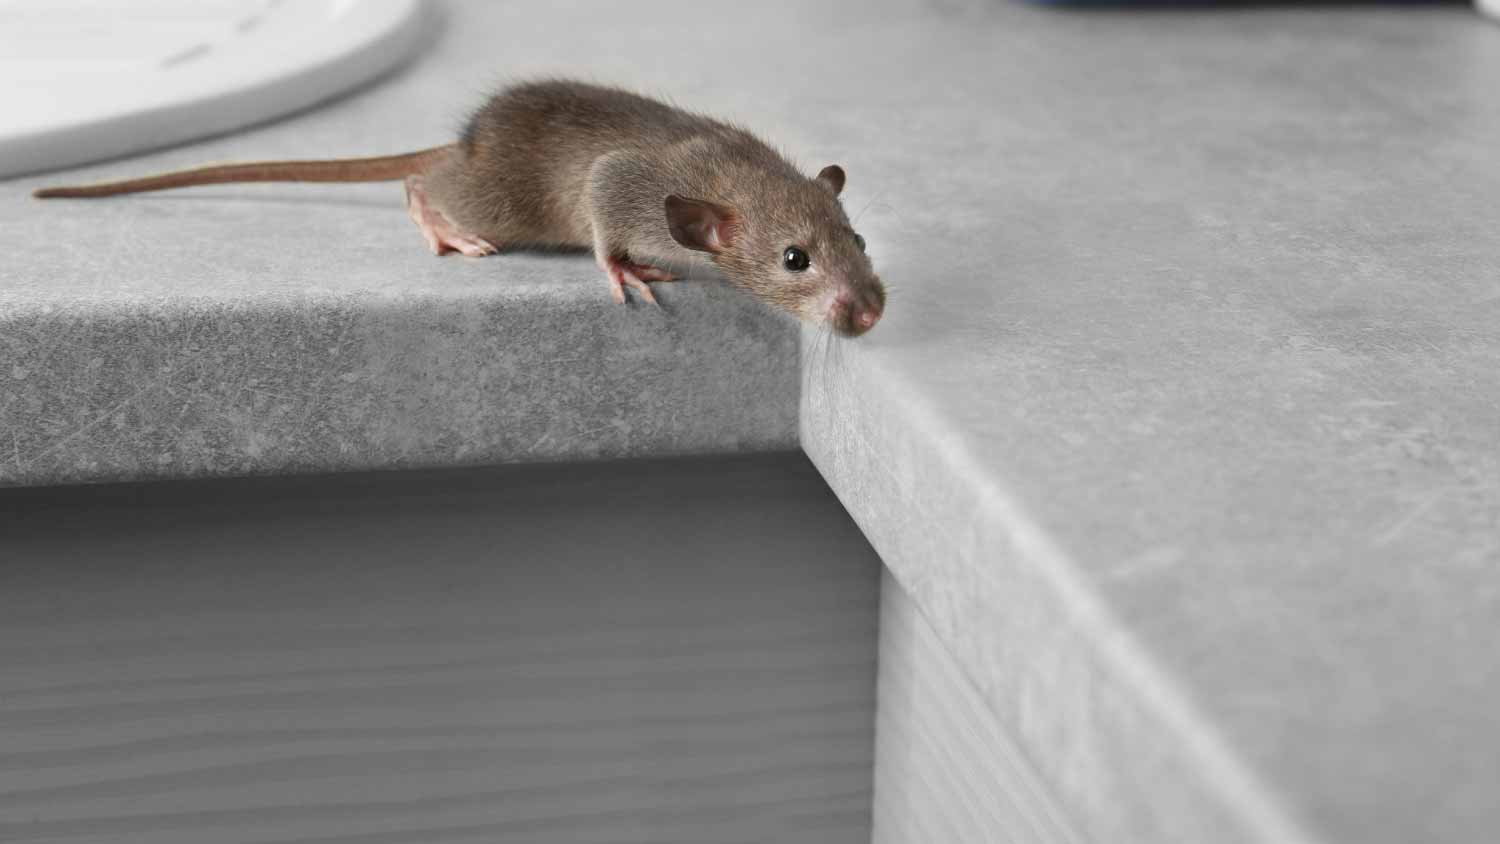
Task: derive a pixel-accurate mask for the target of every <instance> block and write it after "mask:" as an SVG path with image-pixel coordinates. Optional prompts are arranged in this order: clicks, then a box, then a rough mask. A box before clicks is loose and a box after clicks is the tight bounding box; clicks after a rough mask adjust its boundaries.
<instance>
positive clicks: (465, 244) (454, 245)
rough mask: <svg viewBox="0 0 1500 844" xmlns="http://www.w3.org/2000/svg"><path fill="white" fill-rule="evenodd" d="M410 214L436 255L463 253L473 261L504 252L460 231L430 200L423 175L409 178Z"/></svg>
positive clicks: (407, 184)
mask: <svg viewBox="0 0 1500 844" xmlns="http://www.w3.org/2000/svg"><path fill="white" fill-rule="evenodd" d="M406 213H407V214H409V215H410V216H411V220H412V222H413V223H416V224H417V228H418V229H420V230H421V231H422V237H423V239H425V240H426V241H427V248H428V249H431V250H432V254H434V255H443V254H446V253H448V252H462V253H463V254H465V255H468V256H469V257H470V258H483V257H484V256H485V255H493V254H495V253H496V252H499V251H500V250H499V249H497V248H496V247H495V244H493V243H490V242H489V241H488V240H485V239H484V238H482V237H476V236H475V235H472V234H466V233H464V232H461V231H459V230H458V227H457V226H455V225H453V223H451V222H449V220H448V218H447V217H445V216H443V212H441V211H439V210H437V209H436V208H433V207H432V205H431V204H430V203H429V202H428V201H427V191H426V189H425V188H424V186H423V184H422V177H421V176H408V177H407V178H406Z"/></svg>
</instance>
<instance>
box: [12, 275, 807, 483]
mask: <svg viewBox="0 0 1500 844" xmlns="http://www.w3.org/2000/svg"><path fill="white" fill-rule="evenodd" d="M593 292H597V291H593ZM674 293H676V295H673V294H674ZM601 298H602V297H601ZM662 299H663V301H664V303H665V305H666V308H667V310H665V311H662V312H657V311H655V310H654V309H650V308H621V307H613V306H607V303H606V302H601V301H599V300H598V299H596V298H594V297H589V299H588V300H584V299H583V297H567V296H556V297H551V298H550V299H549V298H547V297H541V296H537V297H532V298H530V299H529V300H527V301H520V300H519V298H518V297H487V296H457V295H450V296H433V295H404V296H399V297H390V298H386V297H379V296H370V297H362V298H359V297H353V296H308V297H298V298H296V299H292V300H288V301H283V302H254V303H249V302H216V301H187V302H179V303H171V304H164V305H160V306H157V307H139V308H135V309H131V310H129V311H117V310H111V311H109V312H107V313H101V312H99V311H94V310H88V309H72V308H55V309H53V310H51V311H49V312H42V311H40V310H37V311H31V312H24V313H20V314H11V315H9V317H8V318H6V319H4V320H0V360H4V361H5V362H6V368H5V371H3V372H0V377H3V378H4V380H5V391H4V399H3V401H0V431H4V432H5V435H4V437H3V441H4V449H3V452H4V454H3V458H4V459H3V467H0V482H7V483H11V484H39V483H59V482H76V481H101V480H119V479H126V478H153V477H198V476H209V475H225V474H232V475H242V474H264V473H268V472H282V473H284V472H301V471H323V470H330V469H355V468H379V467H402V466H435V465H457V464H477V463H503V462H515V461H534V460H559V459H588V458H596V457H618V456H632V455H645V454H683V453H713V452H734V451H746V450H767V449H779V448H786V447H790V446H793V445H794V444H795V441H794V440H793V439H792V437H793V436H794V432H795V395H796V376H795V369H794V367H795V365H796V364H795V361H796V348H795V342H796V341H795V334H794V333H793V332H792V330H791V329H790V327H789V326H787V325H785V324H784V323H782V322H781V321H780V320H778V319H777V318H775V317H772V316H770V315H769V314H766V313H762V312H760V310H759V309H758V308H757V306H755V305H754V304H753V303H749V302H745V301H743V300H742V299H740V298H738V297H735V296H733V295H731V294H730V293H729V291H727V290H723V289H718V288H712V287H709V286H707V285H699V286H698V287H696V288H691V289H690V288H683V289H682V291H681V292H677V291H671V292H666V293H664V294H663V297H662Z"/></svg>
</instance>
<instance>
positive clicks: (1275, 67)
mask: <svg viewBox="0 0 1500 844" xmlns="http://www.w3.org/2000/svg"><path fill="white" fill-rule="evenodd" d="M940 8H941V9H943V10H944V11H943V12H942V13H938V12H936V11H935V12H934V13H933V15H932V19H931V22H930V23H929V24H928V25H927V26H926V27H925V28H924V29H921V30H918V31H916V32H912V31H910V30H909V31H908V32H907V33H906V35H905V36H903V37H904V38H911V39H920V40H921V41H922V43H925V44H934V43H939V44H941V45H942V49H941V50H937V51H931V52H929V53H927V54H925V58H926V61H924V63H923V64H922V66H921V68H920V76H921V77H922V78H924V79H942V80H943V84H942V85H940V86H919V85H917V84H916V83H915V82H912V81H910V79H911V77H912V76H913V75H914V71H913V70H912V68H911V67H910V66H908V65H907V63H905V62H903V61H900V60H899V58H893V57H892V52H893V51H898V50H899V49H900V48H899V44H898V42H897V41H896V39H895V38H894V37H891V38H889V39H887V38H881V37H876V38H874V39H873V40H871V36H870V35H869V34H868V33H867V32H864V31H861V32H859V33H857V34H854V35H852V36H851V38H852V39H853V43H852V44H851V45H850V50H849V53H850V55H857V56H868V57H869V59H868V60H862V61H859V63H858V64H857V70H858V72H860V73H861V74H863V75H862V77H861V84H862V89H863V93H862V94H861V95H860V100H861V102H862V103H863V104H864V106H863V109H864V111H863V112H862V115H863V116H862V120H863V123H862V124H861V125H860V126H859V132H860V134H861V136H862V137H865V138H868V139H890V143H889V144H885V143H879V142H877V141H874V140H872V141H871V142H870V143H869V145H868V146H867V147H866V149H867V150H869V152H870V154H871V155H872V156H874V157H875V158H876V159H877V160H876V162H875V168H876V170H877V171H878V172H879V173H880V174H881V181H882V183H883V184H882V187H883V188H884V189H885V193H883V194H882V198H881V202H882V203H888V204H890V205H891V206H892V213H891V214H890V215H889V216H880V217H876V215H874V214H871V221H870V222H869V223H867V224H861V228H864V229H866V230H867V231H866V234H867V235H869V236H870V240H871V242H872V243H873V244H876V246H875V251H876V253H877V256H878V260H880V262H881V263H882V265H883V275H884V276H885V277H886V278H887V279H889V280H891V281H892V282H893V283H895V284H896V285H897V288H898V289H897V291H896V293H895V295H893V296H892V299H891V304H890V308H889V311H888V314H887V317H886V320H885V321H884V323H883V324H882V325H880V326H879V327H878V328H877V329H876V330H875V331H874V332H872V333H871V334H870V335H869V336H868V337H866V338H863V339H862V341H861V342H859V343H855V344H844V345H836V346H825V344H824V343H823V342H822V341H821V340H818V339H816V338H814V337H811V336H809V338H808V339H807V340H806V341H805V345H804V358H805V361H804V366H805V368H806V369H807V375H806V379H805V383H804V394H803V402H804V409H803V417H802V441H803V445H804V448H806V449H807V451H808V452H809V454H811V455H812V457H813V459H814V460H815V462H816V463H817V464H818V466H819V467H820V468H821V469H822V471H823V472H824V473H825V475H826V476H827V477H828V478H829V480H830V483H831V484H832V486H833V487H834V489H835V490H837V491H838V493H839V495H840V497H841V498H842V499H843V501H844V502H845V504H846V506H848V508H849V509H850V511H851V512H852V513H853V515H854V516H855V518H856V519H857V520H858V521H859V523H860V524H861V526H862V527H863V528H864V530H865V531H866V533H867V534H868V536H869V537H870V538H871V540H872V542H873V544H874V545H875V547H876V548H877V550H878V551H879V552H880V553H881V555H882V557H883V558H884V559H885V560H886V562H887V563H888V564H889V565H890V566H891V568H892V570H893V571H894V573H895V575H896V576H897V578H898V579H899V580H900V582H901V583H902V584H903V585H904V586H905V588H906V589H908V590H909V591H910V592H911V593H912V594H913V595H914V597H915V598H916V600H917V602H918V603H919V605H920V606H921V607H922V609H923V612H924V613H925V614H926V615H927V617H928V618H929V619H930V620H931V621H932V622H933V625H934V627H935V629H937V630H938V631H939V633H940V634H941V635H942V636H943V638H944V640H945V641H946V642H947V643H948V645H949V646H950V647H951V648H952V649H953V652H954V653H955V655H956V656H957V657H958V659H959V661H960V663H961V664H963V665H964V666H965V667H966V669H967V670H968V671H969V673H970V674H971V676H972V677H973V678H974V680H975V681H976V684H977V685H978V686H979V687H980V688H981V689H982V690H983V692H984V694H985V696H986V698H987V699H988V700H989V701H990V704H991V706H992V707H993V708H994V711H995V712H996V714H997V717H999V718H1000V719H1001V720H1002V721H1003V723H1004V725H1005V727H1006V729H1009V730H1012V731H1014V733H1015V734H1016V735H1017V736H1018V739H1019V740H1020V741H1021V743H1022V745H1023V746H1024V747H1025V749H1026V750H1027V752H1028V753H1029V754H1031V755H1032V757H1033V758H1034V759H1035V760H1037V763H1038V765H1039V767H1040V768H1041V770H1042V771H1043V772H1044V773H1045V775H1046V776H1047V777H1048V778H1049V779H1050V780H1051V781H1052V782H1053V783H1054V784H1055V785H1056V786H1057V788H1058V791H1059V793H1060V795H1061V797H1062V799H1063V800H1064V801H1065V802H1067V803H1068V804H1069V805H1070V806H1071V807H1072V808H1073V809H1074V810H1075V811H1077V812H1078V813H1079V816H1080V817H1081V818H1082V819H1083V820H1085V821H1086V828H1087V829H1088V831H1089V833H1090V835H1091V836H1092V837H1093V839H1094V840H1098V841H1168V840H1170V841H1191V842H1202V841H1215V842H1220V841H1250V840H1256V841H1277V842H1284V841H1296V840H1299V839H1300V840H1325V841H1348V842H1362V844H1363V843H1365V842H1413V841H1423V842H1469V841H1480V840H1492V839H1493V838H1494V834H1495V830H1496V829H1500V799H1496V797H1497V795H1500V658H1497V656H1496V647H1495V643H1496V642H1500V237H1497V236H1496V233H1497V232H1500V199H1497V198H1500V100H1497V98H1496V96H1495V92H1496V89H1495V80H1497V79H1500V30H1497V29H1496V28H1495V27H1494V26H1492V25H1490V24H1489V23H1487V22H1485V21H1483V20H1481V19H1480V18H1478V17H1476V16H1475V15H1474V14H1473V12H1472V10H1471V9H1467V8H1463V7H1452V6H1445V7H1427V8H1420V9H1417V8H1384V7H1376V6H1365V5H1361V6H1329V7H1317V8H1264V7H1257V8H1242V9H1226V8H1216V9H1214V10H1212V11H1207V12H1200V11H1170V10H1154V11H1151V12H1149V13H1132V12H1127V11H1099V12H1082V11H1067V12H1062V11H1058V12H1049V11H1046V10H1038V9H1033V8H1027V7H1023V6H1015V5H1009V4H1003V3H1001V4H986V5H984V6H983V7H981V6H980V5H978V4H976V5H974V6H968V5H963V4H942V6H941V7H940ZM811 87H816V86H811ZM851 95H852V92H851ZM852 131H853V130H852V128H851V133H852ZM867 166H868V165H867ZM877 223H878V226H877Z"/></svg>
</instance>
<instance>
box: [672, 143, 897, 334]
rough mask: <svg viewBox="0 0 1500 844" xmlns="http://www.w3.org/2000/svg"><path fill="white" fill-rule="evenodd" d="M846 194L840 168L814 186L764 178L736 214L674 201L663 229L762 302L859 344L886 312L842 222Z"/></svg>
mask: <svg viewBox="0 0 1500 844" xmlns="http://www.w3.org/2000/svg"><path fill="white" fill-rule="evenodd" d="M843 189H844V170H843V168H842V167H839V166H838V165H837V164H830V165H829V166H827V167H824V168H823V169H822V171H821V172H819V173H818V176H817V178H815V179H808V178H805V177H802V176H800V175H791V176H788V177H785V178H783V177H781V176H779V175H777V176H762V178H761V179H758V180H756V183H755V185H754V187H753V189H752V190H750V191H748V192H747V194H746V195H747V197H749V198H748V199H746V200H744V202H743V204H742V207H738V208H730V207H727V206H725V205H722V204H719V203H714V202H708V201H706V200H702V199H695V198H690V197H682V196H677V195H675V194H674V195H672V196H668V197H667V200H666V211H667V227H668V228H669V229H670V230H671V232H672V237H673V239H675V240H676V241H677V242H678V243H679V244H681V245H682V246H684V247H686V248H688V249H695V250H698V251H700V252H707V253H709V255H710V257H711V258H712V260H713V262H714V263H715V264H717V265H718V267H719V268H720V269H721V270H723V271H724V274H725V275H726V276H728V277H729V280H730V281H732V282H734V283H735V284H736V285H738V286H740V287H742V288H744V289H746V290H748V291H750V292H751V293H752V294H754V295H755V296H756V297H758V298H760V299H761V300H763V301H765V302H767V303H768V304H771V305H774V306H775V307H778V308H781V309H782V310H785V311H790V312H791V313H793V314H795V315H796V316H798V317H801V318H802V319H804V320H807V321H808V322H812V323H827V324H828V325H830V326H831V327H832V328H833V330H834V331H836V332H838V333H839V334H842V335H844V336H846V337H858V336H859V335H861V334H863V333H865V332H866V331H869V330H870V329H871V328H873V327H874V326H875V323H876V322H878V321H879V320H880V316H881V314H882V313H884V312H885V286H884V285H882V284H881V283H880V277H879V276H877V275H875V268H874V266H872V265H871V263H870V258H869V256H867V255H866V254H865V240H864V238H863V237H860V236H859V234H858V233H856V232H855V231H854V228H853V226H851V225H850V224H849V217H848V216H847V215H846V214H844V206H843V205H842V204H841V203H840V202H839V193H840V192H842V191H843Z"/></svg>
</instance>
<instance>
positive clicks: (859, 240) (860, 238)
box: [854, 232, 865, 252]
mask: <svg viewBox="0 0 1500 844" xmlns="http://www.w3.org/2000/svg"><path fill="white" fill-rule="evenodd" d="M854 245H855V246H858V247H859V251H861V252H863V251H865V236H864V235H862V234H860V233H859V232H855V233H854Z"/></svg>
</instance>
